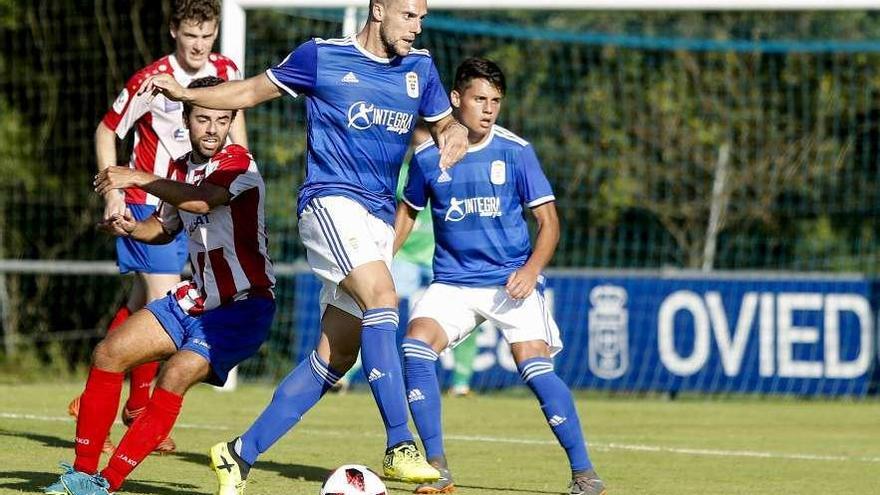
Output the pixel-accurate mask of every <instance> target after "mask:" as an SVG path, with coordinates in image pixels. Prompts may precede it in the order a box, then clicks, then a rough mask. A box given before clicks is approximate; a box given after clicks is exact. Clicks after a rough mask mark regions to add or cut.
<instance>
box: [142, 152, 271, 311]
mask: <svg viewBox="0 0 880 495" xmlns="http://www.w3.org/2000/svg"><path fill="white" fill-rule="evenodd" d="M190 155H191V153H187V154H186V155H184V156H183V157H181V158H179V159H178V160H176V161H174V162H173V163H172V165H171V173H170V174H169V178H170V179H172V180H177V181H181V182H186V183H187V184H194V185H199V184H201V183H202V181H207V182H209V183H211V184H216V185H218V186H222V187H224V188H226V189H227V190H229V193H230V194H231V196H232V199H231V200H230V201H229V203H227V204H225V205H220V206H216V207H214V208H213V209H212V210H211V211H210V212H208V213H207V214H205V215H199V214H196V213H190V212H188V211H184V210H179V209H177V208H175V207H174V206H172V205H170V204H168V203H165V202H162V203H160V205H159V209H158V211H157V212H156V213H155V215H156V216H157V217H158V219H159V221H160V222H162V225H163V227H164V228H165V230H166V231H167V232H169V233H177V232H179V231H180V229H186V232H187V234H189V260H190V263H191V264H192V273H193V278H192V280H188V281H185V282H181V283H180V284H178V286H177V287H175V289H174V290H173V293H174V294H175V296H176V297H177V302H178V304H180V307H181V308H182V309H183V310H184V311H186V312H187V313H189V314H191V315H198V314H201V313H202V312H204V311H208V310H211V309H214V308H216V307H218V306H220V305H223V304H228V303H230V302H232V301H238V300H242V299H245V298H247V297H251V296H262V297H274V295H273V288H274V287H275V275H274V272H273V269H272V261H271V260H270V259H269V250H268V247H269V246H268V244H269V238H268V235H267V233H266V224H265V214H264V200H265V197H266V187H265V184H264V183H263V178H262V176H260V171H259V170H258V169H257V164H256V162H254V159H253V157H252V156H251V155H250V153H248V150H247V149H245V148H244V147H243V146H240V145H237V144H231V145H228V146H226V147H225V148H224V149H223V150H221V151H220V152H218V153H217V154H216V155H214V156H213V157H212V158H211V159H210V160H208V162H207V163H203V164H201V165H197V164H194V163H192V162H191V161H190Z"/></svg>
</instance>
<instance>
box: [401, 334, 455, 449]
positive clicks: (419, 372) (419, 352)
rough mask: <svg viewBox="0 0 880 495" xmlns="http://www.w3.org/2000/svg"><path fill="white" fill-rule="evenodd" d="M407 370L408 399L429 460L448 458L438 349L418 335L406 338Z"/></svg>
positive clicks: (405, 358)
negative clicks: (445, 449)
mask: <svg viewBox="0 0 880 495" xmlns="http://www.w3.org/2000/svg"><path fill="white" fill-rule="evenodd" d="M402 347H403V362H404V367H405V370H406V399H407V401H408V402H409V410H410V412H411V413H412V417H413V421H414V422H415V424H416V429H417V430H418V432H419V437H421V439H422V444H423V445H424V446H425V454H426V455H427V457H428V461H435V460H437V461H441V462H442V460H443V459H445V454H444V452H443V430H442V426H441V424H440V383H439V382H438V381H437V365H436V362H437V353H436V352H434V350H433V349H431V346H430V345H428V344H426V343H424V342H422V341H421V340H416V339H403V346H402Z"/></svg>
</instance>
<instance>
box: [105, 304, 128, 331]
mask: <svg viewBox="0 0 880 495" xmlns="http://www.w3.org/2000/svg"><path fill="white" fill-rule="evenodd" d="M129 316H131V310H130V309H128V306H126V305H124V304H123V305H122V307H121V308H119V310H117V311H116V314H115V315H113V319H112V320H110V326H109V327H107V333H110V332H112V331H113V330H116V329H117V328H119V327H120V326H121V325H122V324H123V323H124V322H125V320H127V319H128V317H129Z"/></svg>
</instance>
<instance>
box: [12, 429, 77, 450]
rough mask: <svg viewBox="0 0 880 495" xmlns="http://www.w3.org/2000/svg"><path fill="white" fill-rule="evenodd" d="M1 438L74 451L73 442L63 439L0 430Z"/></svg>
mask: <svg viewBox="0 0 880 495" xmlns="http://www.w3.org/2000/svg"><path fill="white" fill-rule="evenodd" d="M0 436H3V437H18V438H25V439H27V440H31V441H34V442H39V443H41V444H43V446H44V447H57V448H61V449H72V448H73V441H72V440H68V439H65V438H61V437H53V436H50V435H41V434H39V433H32V432H26V431H10V430H3V429H0Z"/></svg>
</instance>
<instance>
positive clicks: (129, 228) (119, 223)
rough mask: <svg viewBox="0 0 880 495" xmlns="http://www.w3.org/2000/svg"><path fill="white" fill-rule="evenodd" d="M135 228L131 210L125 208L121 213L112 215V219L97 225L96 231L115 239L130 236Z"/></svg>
mask: <svg viewBox="0 0 880 495" xmlns="http://www.w3.org/2000/svg"><path fill="white" fill-rule="evenodd" d="M136 226H137V221H136V220H135V219H134V215H132V214H131V210H130V209H128V208H126V209H125V211H124V212H123V213H121V214H116V215H113V216H112V217H110V218H108V219H106V220H104V221H102V222H99V223H98V229H100V230H103V231H104V232H106V233H108V234H110V235H114V236H116V237H128V236H130V235H131V233H132V232H134V229H135V227H136Z"/></svg>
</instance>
